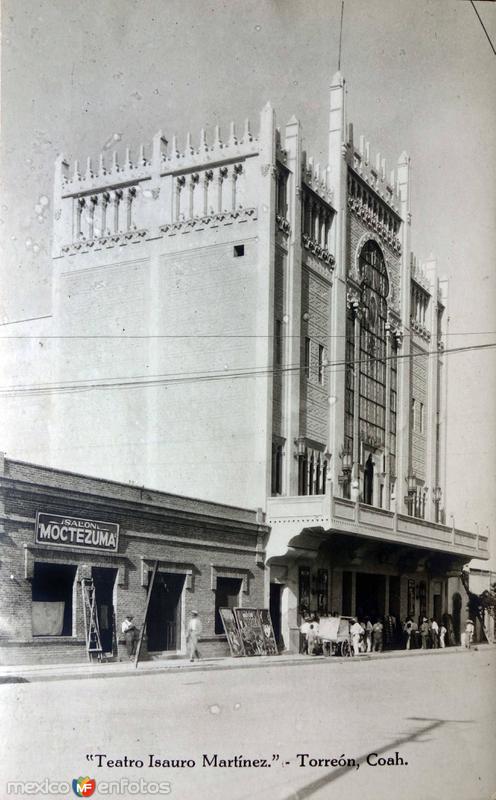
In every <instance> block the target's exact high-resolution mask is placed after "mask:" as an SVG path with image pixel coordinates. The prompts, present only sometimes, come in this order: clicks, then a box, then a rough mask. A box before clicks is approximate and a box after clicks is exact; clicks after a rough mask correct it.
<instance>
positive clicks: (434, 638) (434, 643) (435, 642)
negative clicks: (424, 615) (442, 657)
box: [430, 618, 439, 649]
mask: <svg viewBox="0 0 496 800" xmlns="http://www.w3.org/2000/svg"><path fill="white" fill-rule="evenodd" d="M430 637H431V647H432V648H434V649H436V648H437V647H439V625H438V624H437V622H436V620H435V619H434V618H433V619H431V627H430Z"/></svg>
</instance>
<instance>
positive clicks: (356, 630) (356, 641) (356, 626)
mask: <svg viewBox="0 0 496 800" xmlns="http://www.w3.org/2000/svg"><path fill="white" fill-rule="evenodd" d="M350 633H351V642H352V644H353V655H354V656H357V655H358V654H359V652H360V637H361V636H363V634H364V629H363V628H362V626H361V625H360V623H359V622H358V620H357V619H354V620H353V625H352V626H351V627H350Z"/></svg>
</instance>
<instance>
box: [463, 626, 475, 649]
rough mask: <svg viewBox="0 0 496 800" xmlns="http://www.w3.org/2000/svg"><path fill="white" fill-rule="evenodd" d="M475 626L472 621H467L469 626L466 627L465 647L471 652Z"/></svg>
mask: <svg viewBox="0 0 496 800" xmlns="http://www.w3.org/2000/svg"><path fill="white" fill-rule="evenodd" d="M474 630H475V625H474V623H473V622H472V620H471V619H468V620H467V624H466V625H465V647H468V649H469V650H470V645H471V644H472V639H473V636H474Z"/></svg>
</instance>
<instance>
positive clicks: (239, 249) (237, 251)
mask: <svg viewBox="0 0 496 800" xmlns="http://www.w3.org/2000/svg"><path fill="white" fill-rule="evenodd" d="M244 254H245V246H244V244H235V245H234V251H233V256H234V258H239V257H240V256H244Z"/></svg>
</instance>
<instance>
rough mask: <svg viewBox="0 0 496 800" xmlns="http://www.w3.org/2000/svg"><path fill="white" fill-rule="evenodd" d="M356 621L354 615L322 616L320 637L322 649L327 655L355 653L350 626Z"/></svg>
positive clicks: (350, 654)
mask: <svg viewBox="0 0 496 800" xmlns="http://www.w3.org/2000/svg"><path fill="white" fill-rule="evenodd" d="M353 622H354V618H353V617H321V618H320V622H319V637H320V640H321V642H322V650H323V653H324V655H326V656H331V655H335V656H344V657H350V656H352V655H353V646H352V641H351V633H350V628H351V626H352V624H353Z"/></svg>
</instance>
